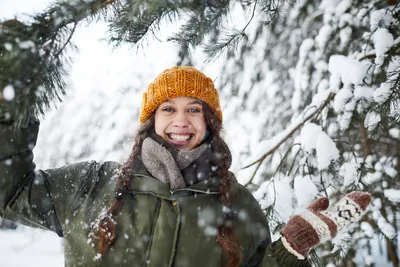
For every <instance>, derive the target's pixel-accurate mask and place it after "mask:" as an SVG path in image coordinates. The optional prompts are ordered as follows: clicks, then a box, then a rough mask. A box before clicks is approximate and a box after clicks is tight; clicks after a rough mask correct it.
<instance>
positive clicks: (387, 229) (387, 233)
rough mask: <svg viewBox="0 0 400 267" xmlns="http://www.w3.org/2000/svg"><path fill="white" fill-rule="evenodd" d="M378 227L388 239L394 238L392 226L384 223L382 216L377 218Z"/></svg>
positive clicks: (394, 232) (394, 231) (386, 222)
mask: <svg viewBox="0 0 400 267" xmlns="http://www.w3.org/2000/svg"><path fill="white" fill-rule="evenodd" d="M378 227H379V229H380V230H381V231H382V233H383V234H384V235H385V236H387V237H388V238H389V239H393V238H394V237H395V236H396V230H395V229H394V227H393V225H391V224H390V223H389V222H388V221H386V220H385V219H384V218H383V217H382V216H381V217H379V218H378Z"/></svg>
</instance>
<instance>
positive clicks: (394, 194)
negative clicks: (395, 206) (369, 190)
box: [383, 188, 400, 203]
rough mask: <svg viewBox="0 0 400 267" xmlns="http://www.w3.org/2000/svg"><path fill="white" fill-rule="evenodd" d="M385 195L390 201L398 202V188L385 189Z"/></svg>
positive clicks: (399, 200) (399, 196)
mask: <svg viewBox="0 0 400 267" xmlns="http://www.w3.org/2000/svg"><path fill="white" fill-rule="evenodd" d="M383 193H384V195H385V197H387V198H388V199H389V200H390V201H392V202H395V203H400V190H399V189H394V188H390V189H385V190H384V191H383Z"/></svg>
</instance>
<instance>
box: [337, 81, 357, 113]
mask: <svg viewBox="0 0 400 267" xmlns="http://www.w3.org/2000/svg"><path fill="white" fill-rule="evenodd" d="M352 97H353V92H352V91H351V89H350V88H348V87H344V88H342V89H340V90H339V92H337V94H336V96H335V99H334V101H333V109H334V110H335V111H336V112H337V113H340V112H341V111H343V110H344V107H345V105H346V104H347V102H348V101H349V100H350V99H351V98H352Z"/></svg>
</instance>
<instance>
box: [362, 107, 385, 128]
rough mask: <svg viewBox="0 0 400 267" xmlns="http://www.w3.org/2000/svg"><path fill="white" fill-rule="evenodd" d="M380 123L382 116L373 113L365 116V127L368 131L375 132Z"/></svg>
mask: <svg viewBox="0 0 400 267" xmlns="http://www.w3.org/2000/svg"><path fill="white" fill-rule="evenodd" d="M380 122H381V115H380V114H378V113H375V112H373V111H371V112H369V113H367V115H366V116H365V120H364V126H365V128H367V130H368V131H373V130H374V129H375V128H376V126H378V124H379V123H380Z"/></svg>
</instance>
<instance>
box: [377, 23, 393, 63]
mask: <svg viewBox="0 0 400 267" xmlns="http://www.w3.org/2000/svg"><path fill="white" fill-rule="evenodd" d="M372 40H373V42H374V47H375V51H376V59H375V63H376V64H378V65H380V64H382V63H383V59H384V55H385V54H386V52H387V51H388V50H389V48H390V47H391V46H392V45H393V44H394V38H393V35H392V34H391V33H390V32H389V31H388V30H387V29H385V28H379V29H377V30H376V31H375V32H374V34H373V35H372Z"/></svg>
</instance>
